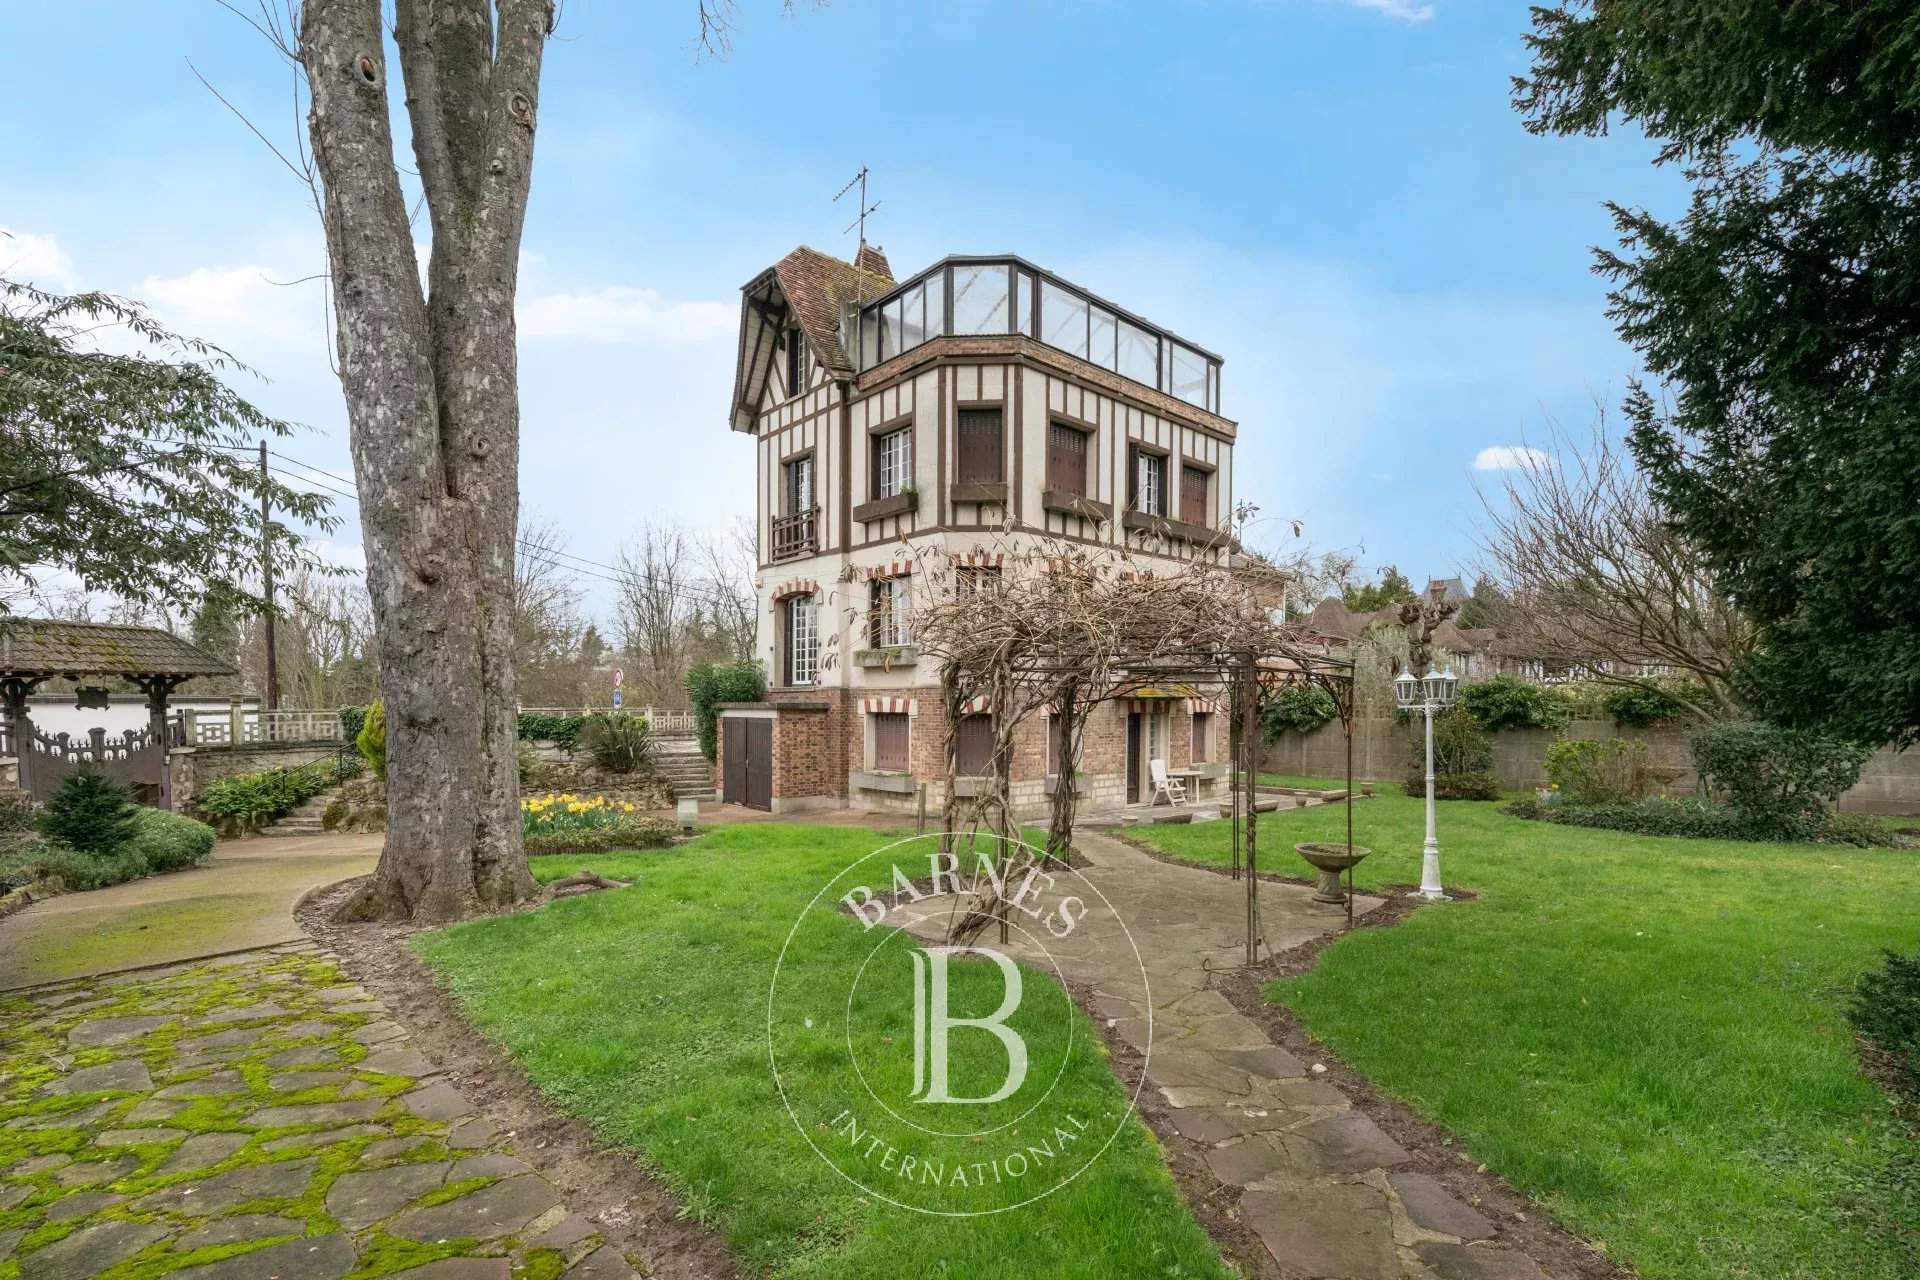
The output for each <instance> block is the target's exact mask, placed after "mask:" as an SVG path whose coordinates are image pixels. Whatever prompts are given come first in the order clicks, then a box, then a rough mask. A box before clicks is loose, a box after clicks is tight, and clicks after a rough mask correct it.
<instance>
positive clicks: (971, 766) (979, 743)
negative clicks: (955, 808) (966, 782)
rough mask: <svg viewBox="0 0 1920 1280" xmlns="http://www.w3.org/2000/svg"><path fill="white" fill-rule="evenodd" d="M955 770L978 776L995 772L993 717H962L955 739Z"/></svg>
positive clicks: (959, 772)
mask: <svg viewBox="0 0 1920 1280" xmlns="http://www.w3.org/2000/svg"><path fill="white" fill-rule="evenodd" d="M953 754H954V772H956V773H958V774H959V775H961V776H962V777H978V776H980V775H982V774H987V773H991V772H993V717H992V716H988V715H972V716H962V717H960V724H959V727H958V730H957V732H956V733H955V734H954V740H953Z"/></svg>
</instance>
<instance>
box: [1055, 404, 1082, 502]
mask: <svg viewBox="0 0 1920 1280" xmlns="http://www.w3.org/2000/svg"><path fill="white" fill-rule="evenodd" d="M1047 487H1048V488H1049V489H1060V490H1063V491H1065V492H1067V493H1077V494H1079V495H1080V496H1081V497H1083V498H1086V497H1091V496H1093V495H1091V494H1089V493H1088V492H1087V433H1086V432H1084V431H1082V430H1080V429H1079V428H1078V427H1070V426H1068V425H1067V424H1066V423H1064V422H1056V423H1053V424H1051V426H1050V427H1049V429H1048V431H1047Z"/></svg>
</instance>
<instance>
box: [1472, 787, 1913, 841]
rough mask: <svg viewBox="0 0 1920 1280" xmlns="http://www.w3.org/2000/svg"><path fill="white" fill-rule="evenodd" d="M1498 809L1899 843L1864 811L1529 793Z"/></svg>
mask: <svg viewBox="0 0 1920 1280" xmlns="http://www.w3.org/2000/svg"><path fill="white" fill-rule="evenodd" d="M1501 812H1503V813H1506V814H1508V815H1510V816H1512V817H1515V818H1528V819H1532V820H1535V821H1540V822H1556V823H1559V824H1560V825H1561V826H1565V827H1599V828H1603V829H1605V830H1608V831H1630V832H1633V833H1634V834H1636V835H1643V836H1679V837H1684V838H1687V839H1692V840H1751V841H1760V842H1765V843H1783V844H1837V845H1852V846H1854V847H1855V848H1861V849H1868V848H1891V847H1894V846H1897V845H1899V844H1900V843H1901V841H1900V839H1899V837H1898V835H1897V834H1896V833H1895V832H1894V831H1893V830H1892V829H1891V828H1890V827H1888V826H1887V825H1886V824H1885V823H1882V822H1877V821H1875V820H1874V819H1872V818H1869V817H1867V816H1865V815H1864V814H1823V815H1811V814H1810V815H1803V816H1801V817H1799V818H1796V819H1791V820H1786V821H1768V820H1766V819H1762V818H1757V817H1755V816H1753V815H1750V814H1745V813H1741V812H1740V811H1738V810H1736V809H1732V808H1729V807H1727V806H1726V805H1723V804H1715V803H1714V802H1712V801H1710V800H1700V799H1695V798H1692V797H1687V798H1683V799H1677V800H1675V799H1666V798H1653V799H1648V800H1642V801H1639V802H1638V803H1636V804H1588V805H1579V804H1554V805H1543V804H1541V803H1540V802H1539V801H1538V800H1537V799H1535V798H1533V797H1531V796H1528V797H1524V798H1522V799H1519V800H1516V801H1514V802H1513V803H1512V804H1510V805H1507V806H1506V807H1505V808H1504V809H1502V810H1501Z"/></svg>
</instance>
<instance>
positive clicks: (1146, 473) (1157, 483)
mask: <svg viewBox="0 0 1920 1280" xmlns="http://www.w3.org/2000/svg"><path fill="white" fill-rule="evenodd" d="M1130 452H1131V453H1132V455H1133V466H1132V468H1131V469H1130V470H1131V474H1132V481H1133V493H1132V495H1131V505H1132V507H1133V509H1134V510H1135V511H1138V512H1140V513H1141V514H1142V515H1149V516H1164V515H1166V514H1167V459H1166V455H1164V454H1159V453H1149V452H1148V451H1147V450H1145V449H1142V448H1139V447H1137V446H1136V447H1134V448H1133V449H1131V450H1130Z"/></svg>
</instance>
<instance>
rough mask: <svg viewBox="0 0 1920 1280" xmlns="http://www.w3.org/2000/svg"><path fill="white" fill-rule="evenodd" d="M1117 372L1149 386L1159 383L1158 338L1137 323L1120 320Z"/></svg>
mask: <svg viewBox="0 0 1920 1280" xmlns="http://www.w3.org/2000/svg"><path fill="white" fill-rule="evenodd" d="M1119 342H1120V350H1119V372H1120V373H1121V374H1123V375H1125V376H1126V377H1129V378H1132V379H1133V380H1134V381H1135V382H1142V383H1145V384H1146V385H1147V386H1149V387H1157V386H1159V385H1160V339H1159V337H1158V336H1157V335H1155V334H1151V333H1148V332H1147V331H1146V330H1145V329H1142V328H1141V327H1140V326H1139V325H1136V324H1129V323H1127V322H1126V321H1125V320H1122V321H1121V322H1120V339H1119Z"/></svg>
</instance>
